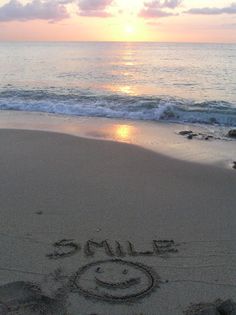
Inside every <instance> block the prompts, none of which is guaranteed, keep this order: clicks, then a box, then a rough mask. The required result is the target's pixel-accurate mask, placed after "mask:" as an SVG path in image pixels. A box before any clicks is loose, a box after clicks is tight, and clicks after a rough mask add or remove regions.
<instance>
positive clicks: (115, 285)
mask: <svg viewBox="0 0 236 315" xmlns="http://www.w3.org/2000/svg"><path fill="white" fill-rule="evenodd" d="M140 281H141V279H140V278H131V279H129V280H126V281H122V282H107V281H103V280H100V279H98V278H96V277H95V282H96V284H97V285H99V286H100V287H104V288H107V289H128V288H130V287H132V286H134V285H136V284H139V283H140Z"/></svg>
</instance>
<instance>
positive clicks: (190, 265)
mask: <svg viewBox="0 0 236 315" xmlns="http://www.w3.org/2000/svg"><path fill="white" fill-rule="evenodd" d="M0 150H1V163H0V172H1V181H0V197H1V208H0V211H1V213H0V214H1V223H0V233H1V240H0V243H1V249H2V253H3V254H2V255H1V268H0V301H1V303H4V304H1V303H0V310H1V307H2V308H3V307H5V305H7V307H10V308H12V309H14V308H17V307H18V314H19V315H39V314H41V313H42V309H43V310H44V314H45V315H49V314H50V315H51V314H53V315H54V314H55V315H67V314H70V315H78V314H85V315H91V314H102V315H103V314H111V315H120V314H122V315H133V314H143V315H156V314H166V315H183V312H184V311H185V310H186V309H187V308H188V307H189V306H190V304H191V303H196V304H197V303H201V302H205V303H206V302H213V301H215V300H216V299H219V298H220V299H222V300H226V299H233V300H236V290H235V287H236V284H235V276H236V268H235V266H236V264H235V263H236V261H235V257H236V256H235V240H236V232H235V224H234V222H235V198H234V187H235V181H236V178H235V174H234V172H233V171H231V170H227V169H223V168H219V167H216V166H214V165H201V164H198V163H192V162H186V161H181V160H178V159H174V158H170V157H167V156H165V155H162V154H158V153H154V152H152V151H150V150H145V149H143V148H141V147H138V146H132V145H129V144H127V143H115V142H112V141H99V140H95V139H86V138H80V137H74V136H70V135H65V134H58V133H52V132H45V131H43V132H42V131H26V130H19V129H18V130H13V129H2V130H0ZM102 270H103V272H101V271H102ZM104 270H105V272H104ZM33 288H34V289H33ZM16 297H17V299H16ZM27 301H30V303H31V304H30V305H33V306H34V308H35V309H36V311H34V312H32V311H31V310H30V307H29V304H27ZM40 301H41V302H40ZM167 301H168V302H167ZM40 312H41V313H40ZM13 314H14V313H13Z"/></svg>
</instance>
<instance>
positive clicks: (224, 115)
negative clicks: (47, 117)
mask: <svg viewBox="0 0 236 315" xmlns="http://www.w3.org/2000/svg"><path fill="white" fill-rule="evenodd" d="M0 110H20V111H31V112H46V113H55V114H64V115H75V116H89V117H108V118H121V119H131V120H151V121H170V122H180V123H202V124H211V125H224V126H236V104H232V103H229V102H226V101H203V102H194V101H192V100H186V99H179V98H173V97H167V96H163V97H161V96H160V97H156V96H129V95H127V96H124V95H113V94H110V95H92V94H91V95H90V94H82V93H74V91H70V90H66V91H64V92H60V93H59V92H58V91H56V92H55V91H54V92H52V91H47V90H12V89H10V90H2V91H0Z"/></svg>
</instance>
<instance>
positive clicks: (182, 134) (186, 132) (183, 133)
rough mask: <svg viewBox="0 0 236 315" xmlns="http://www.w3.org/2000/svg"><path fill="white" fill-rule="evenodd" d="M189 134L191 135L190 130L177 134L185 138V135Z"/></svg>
mask: <svg viewBox="0 0 236 315" xmlns="http://www.w3.org/2000/svg"><path fill="white" fill-rule="evenodd" d="M191 133H193V132H192V130H183V131H180V132H179V135H181V136H186V135H189V134H191Z"/></svg>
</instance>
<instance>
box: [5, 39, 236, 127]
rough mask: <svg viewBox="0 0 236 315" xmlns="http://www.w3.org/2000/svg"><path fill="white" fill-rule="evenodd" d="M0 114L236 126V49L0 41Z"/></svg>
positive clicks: (159, 44)
mask: <svg viewBox="0 0 236 315" xmlns="http://www.w3.org/2000/svg"><path fill="white" fill-rule="evenodd" d="M0 109H1V110H19V111H21V110H22V111H33V112H47V113H56V114H63V115H75V116H88V117H108V118H119V119H130V120H150V121H168V122H179V123H200V124H210V125H216V126H217V125H223V126H236V45H235V44H187V43H186V44H182V43H126V42H1V43H0Z"/></svg>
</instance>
